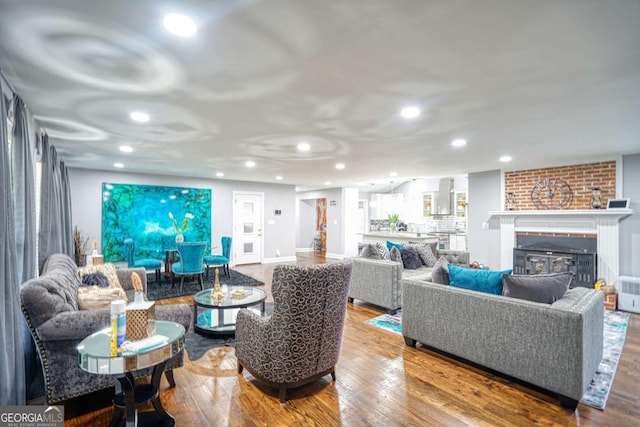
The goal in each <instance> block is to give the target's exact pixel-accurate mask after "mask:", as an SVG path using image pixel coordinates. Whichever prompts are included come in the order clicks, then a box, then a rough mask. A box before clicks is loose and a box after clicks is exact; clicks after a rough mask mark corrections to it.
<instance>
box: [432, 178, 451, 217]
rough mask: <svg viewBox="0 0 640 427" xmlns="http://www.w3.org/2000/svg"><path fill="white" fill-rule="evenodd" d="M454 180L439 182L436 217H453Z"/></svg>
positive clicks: (447, 179) (445, 179) (443, 179)
mask: <svg viewBox="0 0 640 427" xmlns="http://www.w3.org/2000/svg"><path fill="white" fill-rule="evenodd" d="M452 197H453V178H442V179H440V181H439V182H438V193H437V194H436V203H435V208H436V209H435V213H434V216H446V215H451V214H452V213H451V209H452V205H453V203H451V199H452Z"/></svg>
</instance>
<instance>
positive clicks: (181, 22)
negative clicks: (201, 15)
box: [163, 13, 198, 37]
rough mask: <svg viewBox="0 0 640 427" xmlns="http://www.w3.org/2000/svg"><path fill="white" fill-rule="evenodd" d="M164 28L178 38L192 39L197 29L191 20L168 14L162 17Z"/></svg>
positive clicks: (183, 16)
mask: <svg viewBox="0 0 640 427" xmlns="http://www.w3.org/2000/svg"><path fill="white" fill-rule="evenodd" d="M163 23H164V27H165V28H166V29H167V30H169V31H170V32H171V33H173V34H175V35H176V36H179V37H192V36H193V35H194V34H195V33H196V31H197V30H198V27H196V23H195V22H193V20H192V19H191V18H189V17H188V16H186V15H182V14H180V13H170V14H168V15H167V16H165V17H164V21H163Z"/></svg>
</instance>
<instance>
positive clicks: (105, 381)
mask: <svg viewBox="0 0 640 427" xmlns="http://www.w3.org/2000/svg"><path fill="white" fill-rule="evenodd" d="M76 270H77V267H76V265H75V263H74V261H73V260H72V259H71V258H70V257H69V256H67V255H64V254H54V255H51V256H49V258H47V260H46V261H45V265H44V267H43V271H42V273H41V275H40V277H37V278H34V279H31V280H29V281H27V282H25V283H24V284H23V285H22V287H21V288H20V301H21V308H22V312H23V314H24V317H25V320H26V322H27V326H28V327H29V330H30V331H31V335H32V337H33V340H34V341H35V343H36V347H37V349H38V354H39V356H40V362H41V364H42V371H43V374H44V380H45V389H46V396H45V399H46V402H47V404H54V403H58V402H61V401H64V400H67V399H70V398H74V397H76V396H80V395H83V394H88V393H91V392H93V391H97V390H100V389H104V388H107V387H111V386H113V385H114V377H112V376H108V375H95V374H89V373H87V372H85V371H83V370H82V369H80V366H79V365H78V350H77V347H78V344H80V342H81V341H82V340H83V339H84V338H86V337H87V336H89V335H91V334H92V333H94V332H96V331H98V330H100V329H102V328H105V327H107V326H108V325H109V323H110V310H109V309H103V310H79V309H78V301H77V294H78V287H79V286H80V279H79V278H78V276H77V274H76ZM134 271H135V272H137V273H138V275H139V276H140V279H141V281H142V284H143V288H144V291H145V292H146V290H147V275H146V273H145V270H144V268H135V269H128V268H125V269H120V270H117V275H118V280H119V281H120V284H121V286H122V287H123V288H124V290H125V292H126V294H127V299H128V300H129V301H133V297H134V292H135V291H134V289H133V284H132V281H131V273H132V272H134ZM156 318H157V319H160V320H172V321H174V322H178V323H180V324H182V325H183V326H184V327H185V330H188V328H189V325H190V324H191V308H190V307H189V306H188V305H187V304H175V305H164V306H157V307H156ZM182 364H183V353H182V352H180V354H178V355H177V356H175V357H174V358H173V359H171V360H170V361H169V362H168V364H167V367H166V369H167V371H165V374H167V379H168V380H169V383H170V384H171V385H172V386H173V385H175V383H174V381H173V375H172V371H171V370H172V369H173V368H177V367H179V366H182ZM150 372H151V371H150V370H146V371H137V374H138V375H145V374H148V373H150Z"/></svg>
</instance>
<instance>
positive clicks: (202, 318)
mask: <svg viewBox="0 0 640 427" xmlns="http://www.w3.org/2000/svg"><path fill="white" fill-rule="evenodd" d="M221 288H222V292H223V293H224V298H222V299H220V300H219V301H218V300H216V299H214V298H212V293H213V290H212V289H205V290H204V291H200V292H198V293H197V294H195V295H194V296H193V330H194V331H196V332H197V333H199V334H201V335H226V336H229V335H234V334H235V332H236V317H237V316H238V312H239V311H240V309H241V308H247V307H251V306H255V305H260V314H261V315H263V316H264V314H265V304H264V301H265V300H266V299H267V293H266V292H265V291H264V290H262V289H259V288H255V287H253V286H225V285H223V286H222V287H221ZM256 311H257V310H256Z"/></svg>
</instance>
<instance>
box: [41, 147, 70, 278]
mask: <svg viewBox="0 0 640 427" xmlns="http://www.w3.org/2000/svg"><path fill="white" fill-rule="evenodd" d="M39 148H40V153H41V156H40V159H41V162H42V176H41V181H40V182H41V189H40V206H41V208H40V235H39V240H38V266H39V268H42V265H43V264H44V261H45V260H46V259H47V257H48V256H49V255H51V254H55V253H64V254H67V255H69V256H70V257H73V231H72V225H71V224H72V222H71V191H70V188H69V176H68V173H67V168H66V167H65V165H64V162H61V161H59V160H58V153H57V152H56V148H55V147H53V146H50V145H49V137H48V136H47V134H43V135H42V138H41V141H40V147H39Z"/></svg>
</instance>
